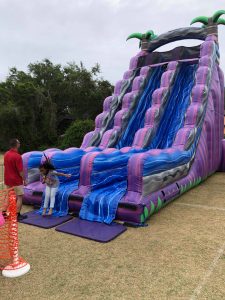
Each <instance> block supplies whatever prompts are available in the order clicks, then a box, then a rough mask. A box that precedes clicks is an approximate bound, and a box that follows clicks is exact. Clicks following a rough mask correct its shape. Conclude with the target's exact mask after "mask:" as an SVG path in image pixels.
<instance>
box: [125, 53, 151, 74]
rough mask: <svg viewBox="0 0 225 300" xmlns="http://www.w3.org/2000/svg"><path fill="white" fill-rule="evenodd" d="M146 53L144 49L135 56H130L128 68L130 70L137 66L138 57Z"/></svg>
mask: <svg viewBox="0 0 225 300" xmlns="http://www.w3.org/2000/svg"><path fill="white" fill-rule="evenodd" d="M146 55H147V52H145V51H140V52H139V53H138V54H137V55H136V56H134V57H132V58H131V60H130V66H129V69H130V70H133V69H136V68H137V65H138V60H139V57H141V56H146Z"/></svg>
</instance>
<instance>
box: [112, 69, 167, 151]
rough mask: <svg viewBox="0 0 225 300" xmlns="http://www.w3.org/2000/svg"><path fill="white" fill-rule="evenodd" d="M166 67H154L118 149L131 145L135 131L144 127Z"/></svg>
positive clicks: (117, 146)
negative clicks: (153, 95)
mask: <svg viewBox="0 0 225 300" xmlns="http://www.w3.org/2000/svg"><path fill="white" fill-rule="evenodd" d="M165 69H166V65H163V66H160V67H155V68H153V70H152V75H151V78H150V80H149V82H148V85H147V88H146V89H145V91H144V93H143V95H142V96H141V99H140V100H139V102H138V105H137V108H136V110H135V112H134V113H133V115H132V117H131V119H130V121H129V123H128V125H127V129H126V130H125V132H124V134H123V136H122V138H121V139H120V141H119V142H118V144H117V145H116V148H117V149H120V148H123V147H125V146H126V147H127V146H131V145H132V143H133V139H134V136H135V133H136V132H137V131H138V129H140V128H143V127H144V118H145V113H146V111H147V109H148V108H149V107H150V106H151V104H152V94H153V92H154V91H155V90H156V89H157V88H159V86H160V79H161V76H162V74H163V72H164V71H165Z"/></svg>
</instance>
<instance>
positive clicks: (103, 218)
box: [80, 63, 196, 224]
mask: <svg viewBox="0 0 225 300" xmlns="http://www.w3.org/2000/svg"><path fill="white" fill-rule="evenodd" d="M195 71H196V66H195V65H189V64H185V63H183V64H181V66H180V70H179V73H178V75H177V77H176V79H175V82H174V85H173V88H172V92H171V94H170V96H169V99H168V101H167V106H166V108H165V112H164V115H163V117H162V119H161V122H160V125H159V127H158V130H157V132H156V136H155V138H154V139H153V141H152V143H151V144H150V145H149V148H148V149H153V147H155V145H156V146H158V147H164V148H165V147H169V146H171V144H172V142H173V140H174V138H175V135H176V133H177V131H178V130H179V128H180V127H181V126H182V125H183V122H184V116H185V111H186V110H187V107H188V105H189V99H190V98H189V97H190V93H191V90H192V87H193V85H194V74H195ZM162 137H163V138H162ZM195 146H196V145H195V143H194V144H193V146H192V148H191V149H190V150H189V151H176V152H175V153H174V154H172V155H170V156H169V155H168V154H166V153H162V154H160V155H159V156H157V160H156V159H155V157H149V161H148V163H147V164H146V166H145V170H144V175H145V172H148V174H149V172H151V173H152V174H154V173H158V172H160V171H164V170H168V168H173V167H174V166H177V165H180V164H183V163H187V162H188V161H190V158H191V155H192V154H193V151H194V147H195ZM145 151H146V150H145V149H143V150H135V149H132V150H131V151H129V152H128V153H125V154H121V152H120V151H115V152H113V153H111V154H108V155H107V156H106V155H103V154H100V155H99V156H97V157H96V158H95V161H94V165H93V173H92V178H91V182H92V185H93V189H92V192H91V193H90V194H89V195H87V196H86V197H85V198H84V200H83V204H82V207H81V210H80V218H82V219H87V220H90V221H98V222H105V223H108V224H110V223H111V222H112V220H113V219H114V218H115V214H116V210H117V207H118V203H119V201H120V200H121V199H122V197H123V196H124V195H125V193H126V189H127V181H126V180H127V163H128V160H129V158H130V157H131V156H132V155H134V154H135V153H141V152H145Z"/></svg>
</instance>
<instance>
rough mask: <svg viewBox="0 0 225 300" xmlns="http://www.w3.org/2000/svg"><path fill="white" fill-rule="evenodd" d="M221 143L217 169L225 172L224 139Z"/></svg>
mask: <svg viewBox="0 0 225 300" xmlns="http://www.w3.org/2000/svg"><path fill="white" fill-rule="evenodd" d="M221 145H222V147H221V148H222V150H221V152H222V156H221V162H220V166H219V171H221V172H225V140H222V142H221Z"/></svg>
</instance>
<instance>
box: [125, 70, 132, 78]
mask: <svg viewBox="0 0 225 300" xmlns="http://www.w3.org/2000/svg"><path fill="white" fill-rule="evenodd" d="M132 75H133V70H128V71H126V72H125V73H124V74H123V79H125V80H127V79H129V78H130V77H131V76H132Z"/></svg>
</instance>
